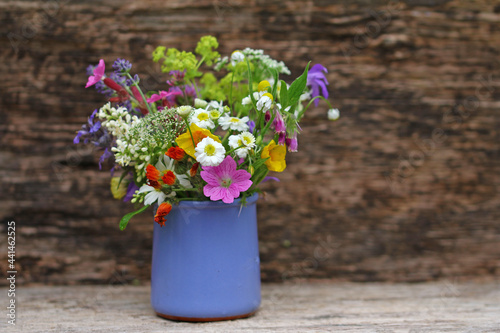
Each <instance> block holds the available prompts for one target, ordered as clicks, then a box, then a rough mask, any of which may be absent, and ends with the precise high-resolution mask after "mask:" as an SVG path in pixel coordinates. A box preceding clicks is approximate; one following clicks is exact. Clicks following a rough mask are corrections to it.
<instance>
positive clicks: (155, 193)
mask: <svg viewBox="0 0 500 333" xmlns="http://www.w3.org/2000/svg"><path fill="white" fill-rule="evenodd" d="M146 192H149V193H148V194H146V196H145V197H144V205H146V206H147V205H152V204H153V203H154V202H155V201H156V202H157V203H158V205H161V203H162V202H163V201H165V199H166V198H167V195H166V194H165V193H163V192H162V191H161V187H160V188H154V187H153V186H150V185H147V184H144V185H142V186H141V188H140V189H139V191H138V192H137V193H146ZM174 196H175V192H172V193H171V194H169V195H168V197H174Z"/></svg>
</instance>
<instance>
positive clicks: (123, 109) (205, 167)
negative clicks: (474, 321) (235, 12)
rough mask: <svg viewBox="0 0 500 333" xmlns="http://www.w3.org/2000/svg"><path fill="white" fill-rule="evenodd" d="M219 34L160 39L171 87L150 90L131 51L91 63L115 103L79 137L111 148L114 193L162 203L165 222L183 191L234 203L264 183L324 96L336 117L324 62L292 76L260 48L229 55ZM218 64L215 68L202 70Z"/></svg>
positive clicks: (159, 55) (94, 79)
mask: <svg viewBox="0 0 500 333" xmlns="http://www.w3.org/2000/svg"><path fill="white" fill-rule="evenodd" d="M217 47H218V43H217V40H216V38H214V37H212V36H205V37H202V38H201V40H200V41H199V42H198V45H197V47H196V49H195V52H194V53H192V52H185V51H179V50H177V49H175V48H169V49H166V48H165V47H158V48H157V49H156V50H155V51H154V52H153V61H154V62H157V63H160V64H161V71H162V72H163V73H165V74H166V76H167V77H168V78H169V79H168V80H167V81H166V83H165V86H164V87H162V88H163V89H164V90H162V89H159V90H158V91H147V92H146V91H143V90H142V89H141V88H140V79H139V76H138V75H133V74H132V73H131V68H132V65H131V64H130V62H129V61H127V60H124V59H117V60H116V61H115V62H114V63H113V66H112V67H113V69H114V71H113V72H112V73H111V74H110V75H106V74H105V63H104V60H102V59H101V60H100V61H99V64H98V65H97V66H89V68H88V75H89V79H88V82H87V85H86V88H87V87H90V86H95V88H96V89H97V91H98V92H100V93H102V94H104V95H106V97H107V98H108V102H107V103H106V104H105V105H104V106H102V107H101V108H100V109H98V110H97V109H96V110H94V112H93V113H92V114H91V116H90V117H89V119H88V123H86V124H85V125H83V126H82V129H81V130H80V131H78V133H77V135H76V137H75V139H74V143H80V142H82V143H90V142H91V143H93V144H94V145H95V146H97V147H99V148H100V149H102V150H103V151H104V152H103V154H102V156H101V158H100V160H99V167H100V168H101V166H102V162H104V161H105V160H106V159H108V158H114V164H115V165H114V167H113V169H112V178H111V192H112V194H113V196H114V197H115V198H116V199H123V200H124V201H131V202H132V203H135V204H136V205H137V206H140V208H139V209H138V210H136V211H134V212H132V213H129V214H127V215H125V216H124V217H123V218H122V220H121V221H120V228H121V229H122V230H123V229H124V228H125V227H126V225H127V223H128V221H129V220H130V218H131V217H132V216H134V215H135V214H138V213H140V212H142V211H144V210H145V209H146V208H147V207H149V206H151V205H154V204H157V205H158V209H157V212H156V215H155V221H156V222H157V223H159V224H160V225H162V226H163V225H164V223H165V220H166V215H167V214H168V213H169V212H170V210H171V209H172V204H175V203H176V202H178V201H180V200H212V201H218V200H222V201H223V202H224V203H232V202H233V201H234V200H235V199H236V198H240V199H241V201H242V203H244V202H245V198H247V197H249V196H251V195H252V194H254V193H255V192H257V191H259V187H258V186H259V184H260V183H261V182H263V181H266V180H268V179H276V178H274V177H270V176H268V174H269V172H270V171H273V172H282V171H283V170H285V168H286V153H287V151H288V152H296V151H297V148H298V141H297V135H298V134H299V132H300V126H299V122H300V120H301V119H302V117H303V116H304V113H305V111H306V110H307V109H308V107H309V106H310V105H311V103H313V102H314V103H315V104H316V105H317V104H318V102H319V99H323V100H325V101H326V102H327V103H328V105H329V106H330V110H329V111H328V117H329V118H330V119H331V120H335V119H337V118H338V110H337V109H332V108H331V105H330V103H329V102H328V101H327V100H326V98H328V91H327V89H326V85H328V82H327V80H326V77H325V75H324V73H325V72H327V70H326V68H325V67H323V66H322V65H320V64H316V65H314V66H313V67H312V68H311V69H309V64H308V65H307V66H306V68H305V70H304V72H303V74H302V75H301V76H299V77H298V78H297V79H295V80H294V81H293V82H292V83H291V84H290V85H289V84H287V83H286V82H285V81H283V80H280V74H287V75H289V74H290V71H289V69H288V68H287V67H286V66H285V64H284V63H283V62H278V61H276V60H274V59H271V58H270V57H269V56H267V55H265V54H264V53H263V51H262V50H253V49H250V48H246V49H244V50H237V51H234V52H233V53H232V54H231V56H230V57H221V56H220V54H219V53H218V52H217V51H216V49H217ZM202 65H204V67H208V66H211V67H212V68H213V70H212V71H205V72H203V71H202V70H201V68H202Z"/></svg>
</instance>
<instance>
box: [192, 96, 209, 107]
mask: <svg viewBox="0 0 500 333" xmlns="http://www.w3.org/2000/svg"><path fill="white" fill-rule="evenodd" d="M207 105H208V102H207V101H204V100H202V99H199V98H195V99H194V107H195V108H201V109H204V108H206V107H207Z"/></svg>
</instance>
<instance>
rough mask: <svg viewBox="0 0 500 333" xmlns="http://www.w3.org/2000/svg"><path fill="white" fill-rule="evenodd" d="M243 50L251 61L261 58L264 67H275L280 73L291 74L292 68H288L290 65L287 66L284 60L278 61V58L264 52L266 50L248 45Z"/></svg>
mask: <svg viewBox="0 0 500 333" xmlns="http://www.w3.org/2000/svg"><path fill="white" fill-rule="evenodd" d="M241 52H242V53H243V54H244V55H245V56H246V57H247V59H248V60H249V61H252V60H259V61H261V62H262V64H263V65H264V67H267V68H274V69H276V70H277V71H278V72H279V73H280V74H286V75H290V74H291V72H290V70H289V69H288V67H286V65H285V63H284V62H283V61H276V60H274V59H272V58H271V57H270V56H268V55H267V54H264V50H254V49H251V48H249V47H247V48H246V49H244V50H243V51H241Z"/></svg>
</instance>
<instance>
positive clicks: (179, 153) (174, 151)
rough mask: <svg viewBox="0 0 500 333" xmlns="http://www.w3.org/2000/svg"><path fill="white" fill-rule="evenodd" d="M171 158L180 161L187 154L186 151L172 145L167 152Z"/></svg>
mask: <svg viewBox="0 0 500 333" xmlns="http://www.w3.org/2000/svg"><path fill="white" fill-rule="evenodd" d="M165 155H167V156H168V157H170V158H173V159H174V160H176V161H180V160H182V159H183V158H184V156H185V155H186V152H185V151H184V150H183V149H182V148H180V147H170V148H168V150H167V152H166V153H165Z"/></svg>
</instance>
